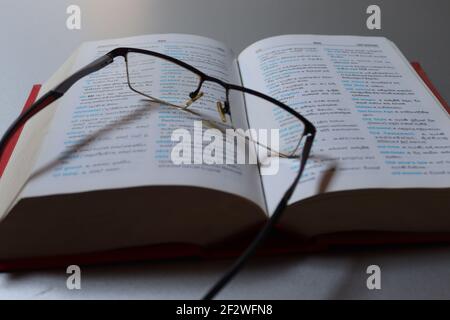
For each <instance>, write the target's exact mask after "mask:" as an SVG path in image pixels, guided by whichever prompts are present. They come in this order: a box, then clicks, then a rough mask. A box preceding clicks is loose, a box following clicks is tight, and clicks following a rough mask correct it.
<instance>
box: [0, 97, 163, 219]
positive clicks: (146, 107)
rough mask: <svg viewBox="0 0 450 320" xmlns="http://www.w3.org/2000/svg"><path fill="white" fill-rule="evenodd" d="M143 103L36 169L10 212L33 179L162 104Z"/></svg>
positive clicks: (145, 101)
mask: <svg viewBox="0 0 450 320" xmlns="http://www.w3.org/2000/svg"><path fill="white" fill-rule="evenodd" d="M140 102H141V103H143V104H142V105H140V106H139V107H137V108H136V109H134V110H133V111H132V112H130V113H129V114H127V115H125V116H123V117H122V118H120V119H118V120H117V121H115V122H112V123H110V124H109V125H107V126H105V127H104V128H102V129H99V130H97V131H96V132H94V133H92V134H90V135H88V136H86V137H84V138H83V139H81V141H79V142H78V143H76V144H74V145H73V146H71V147H69V148H68V149H67V150H65V151H63V152H62V153H61V154H60V155H59V156H58V157H57V158H56V159H54V160H52V161H50V162H48V163H47V164H45V165H43V166H41V167H40V168H38V169H36V170H35V171H34V172H33V173H32V174H31V175H30V176H29V177H28V179H27V180H26V181H25V182H24V184H23V185H22V186H21V187H20V188H19V190H18V191H17V193H16V195H15V197H14V199H13V201H12V202H11V206H10V207H9V208H8V210H7V211H8V212H9V211H10V210H11V209H12V206H13V205H15V204H16V201H17V198H18V196H19V195H20V194H21V193H22V191H23V190H24V188H25V186H26V185H27V184H28V183H29V182H30V181H32V180H34V179H36V178H38V177H40V176H42V175H44V174H46V173H48V172H49V171H51V170H52V169H54V168H55V167H57V166H59V165H61V164H62V163H63V162H64V161H67V159H70V157H71V156H73V155H75V154H76V153H77V152H79V151H81V150H82V149H83V148H86V147H87V146H89V145H90V144H92V143H93V142H94V141H96V140H97V139H99V138H101V137H103V136H105V135H107V134H108V133H110V132H112V131H114V130H116V129H118V128H121V127H123V126H125V125H129V124H131V123H133V122H135V121H136V120H138V119H140V118H142V117H144V116H146V115H148V114H149V113H150V112H152V111H156V110H157V109H158V108H159V107H160V106H161V105H162V104H161V103H157V102H153V101H149V100H146V99H141V100H140Z"/></svg>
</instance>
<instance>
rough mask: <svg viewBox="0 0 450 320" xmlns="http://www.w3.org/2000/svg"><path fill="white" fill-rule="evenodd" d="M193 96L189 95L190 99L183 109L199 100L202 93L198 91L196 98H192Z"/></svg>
mask: <svg viewBox="0 0 450 320" xmlns="http://www.w3.org/2000/svg"><path fill="white" fill-rule="evenodd" d="M192 96H193V94H192V93H191V95H190V97H191V98H190V99H189V100H188V101H186V103H185V105H184V109H186V108H188V107H189V106H190V105H191V104H193V103H194V102H195V101H197V100H198V99H200V98H201V97H203V92H202V91H200V92H199V93H198V94H197V95H196V96H194V97H192Z"/></svg>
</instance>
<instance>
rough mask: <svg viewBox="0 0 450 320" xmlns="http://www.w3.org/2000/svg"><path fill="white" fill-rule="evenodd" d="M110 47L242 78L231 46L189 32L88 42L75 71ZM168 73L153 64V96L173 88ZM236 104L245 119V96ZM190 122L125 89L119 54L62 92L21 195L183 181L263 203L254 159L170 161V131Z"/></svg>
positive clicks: (171, 91)
mask: <svg viewBox="0 0 450 320" xmlns="http://www.w3.org/2000/svg"><path fill="white" fill-rule="evenodd" d="M116 47H133V48H140V49H147V50H151V51H156V52H160V53H164V54H166V55H169V56H172V57H174V58H177V59H179V60H183V61H185V62H187V63H189V64H192V65H193V66H194V67H197V68H198V69H200V70H201V71H203V72H205V73H206V74H208V75H211V76H214V77H218V78H220V79H221V80H223V81H226V82H231V83H237V84H240V78H239V72H238V69H237V62H236V57H235V56H234V55H233V53H232V52H231V50H229V49H227V48H226V47H225V46H224V45H223V44H221V43H219V42H217V41H214V40H210V39H207V38H203V37H198V36H190V35H177V34H168V35H149V36H138V37H132V38H125V39H115V40H107V41H100V42H90V43H86V44H84V45H83V46H82V47H81V49H80V53H79V56H78V59H77V61H76V63H75V66H74V68H73V71H75V70H78V69H79V68H81V67H83V66H84V65H86V64H87V63H89V62H91V61H92V60H94V59H95V58H96V57H98V56H100V55H103V54H105V53H107V52H109V51H110V50H112V49H114V48H116ZM169 80H170V81H169ZM169 80H168V77H167V76H165V77H163V75H162V74H161V69H158V65H156V67H155V70H154V72H153V73H152V79H151V80H150V81H151V82H152V90H153V92H154V96H155V97H160V96H164V95H165V94H167V95H170V94H177V92H176V91H177V85H176V83H173V81H172V80H171V79H169ZM205 85H207V84H205ZM202 99H203V98H202ZM205 99H207V98H205ZM208 103H209V104H213V106H212V107H213V108H215V107H216V106H215V103H216V101H207V100H206V102H205V103H204V104H205V108H211V106H209V105H208ZM234 106H236V107H235V108H233V110H231V112H232V116H233V119H234V121H237V122H240V121H242V122H243V123H246V121H247V120H246V119H245V110H244V105H243V102H242V103H241V104H240V105H239V104H234ZM214 110H215V109H214ZM193 125H194V123H193V120H192V119H190V118H189V117H188V116H187V113H185V112H182V111H179V110H177V109H174V108H171V107H168V106H167V105H160V104H158V103H154V102H153V103H152V102H149V101H148V99H147V98H146V97H144V96H142V95H139V94H137V93H136V92H133V91H132V90H130V88H129V87H128V84H127V77H126V67H125V61H124V59H123V58H122V57H118V58H116V59H115V61H114V62H113V63H112V64H110V65H109V66H107V67H106V68H104V69H102V70H100V71H98V72H96V73H94V74H91V75H89V76H87V77H85V78H84V79H81V80H80V81H79V82H78V83H77V84H75V85H74V86H73V87H72V88H71V89H70V90H69V91H68V92H67V93H66V95H65V96H64V97H62V99H61V103H60V105H59V108H58V110H57V111H56V114H55V116H54V119H53V122H52V124H51V126H50V128H49V131H48V134H47V137H46V140H45V141H44V143H43V147H42V150H41V152H40V155H39V159H38V161H37V164H36V165H35V168H34V170H33V173H34V174H33V176H32V178H31V179H30V181H29V183H28V185H27V188H26V190H25V191H24V194H23V196H24V197H35V196H42V195H53V194H63V193H76V192H85V191H91V190H99V189H115V188H128V187H136V186H148V185H177V186H183V185H185V186H196V187H204V188H211V189H216V190H221V191H224V192H228V193H233V194H235V195H239V196H241V197H244V198H246V199H249V200H251V201H253V202H255V203H256V204H258V205H259V206H260V207H262V208H265V203H264V200H263V193H262V186H261V181H260V178H259V174H258V167H257V166H256V165H238V164H223V165H222V164H217V165H216V164H211V165H206V164H196V163H193V164H182V165H177V164H174V163H173V162H172V161H171V151H172V148H173V146H174V144H175V142H174V141H172V140H171V133H172V132H173V130H175V129H178V128H190V129H192V127H193ZM197 152H200V153H201V152H202V150H194V151H193V153H194V155H193V157H197V156H198V154H197ZM174 199H176V195H174Z"/></svg>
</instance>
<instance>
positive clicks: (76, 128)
mask: <svg viewBox="0 0 450 320" xmlns="http://www.w3.org/2000/svg"><path fill="white" fill-rule="evenodd" d="M121 46H127V47H136V48H142V49H147V50H152V51H158V52H162V53H165V54H167V55H170V56H173V57H175V58H178V59H180V60H185V61H187V62H188V63H190V64H192V65H194V66H195V67H197V68H198V69H200V70H202V71H204V72H205V73H207V74H209V75H211V76H215V77H218V78H221V79H223V80H224V81H226V82H230V83H235V84H238V85H242V86H245V87H248V88H252V89H255V90H258V91H261V92H263V93H266V94H268V95H270V96H272V97H274V98H276V99H278V100H280V101H282V102H285V103H286V104H287V105H289V106H291V107H292V108H294V109H295V110H297V111H298V112H300V113H301V114H302V115H303V116H304V117H306V118H307V119H308V120H310V121H311V122H313V123H314V125H315V126H316V127H317V130H318V132H317V137H316V140H315V142H314V146H313V150H312V157H311V159H310V160H309V161H308V163H307V167H306V169H305V172H304V175H303V177H302V179H301V181H300V183H299V185H298V187H297V189H296V191H295V193H294V195H293V197H292V198H291V201H290V204H289V207H288V209H287V211H286V213H285V215H284V216H283V219H282V220H281V222H280V225H279V230H283V232H286V233H288V234H289V235H293V237H292V239H293V240H292V241H296V240H295V239H296V237H297V239H299V240H298V241H300V239H304V238H308V237H314V236H319V235H325V234H334V233H346V232H353V231H381V232H411V233H429V232H450V189H449V187H450V121H449V120H450V119H449V114H448V113H447V112H446V110H445V109H444V107H443V106H442V104H441V103H440V102H439V101H438V100H437V99H436V97H435V96H434V95H433V94H432V92H431V91H430V90H429V89H428V87H427V86H426V85H425V84H424V83H423V81H422V80H421V79H420V77H418V76H417V74H416V73H415V72H414V70H413V69H412V67H411V66H410V64H409V63H408V61H407V60H406V59H405V57H404V56H403V55H402V54H401V53H400V51H399V50H398V49H397V47H396V46H395V45H394V44H393V43H392V42H391V41H389V40H387V39H385V38H380V37H356V36H318V35H285V36H279V37H273V38H268V39H264V40H261V41H259V42H257V43H254V44H252V45H250V46H249V47H248V48H246V49H245V50H244V51H243V52H241V53H240V54H239V55H238V56H236V55H235V54H234V53H233V52H232V51H231V50H229V49H228V48H227V47H226V46H224V45H223V44H222V43H219V42H217V41H214V40H211V39H207V38H204V37H199V36H193V35H179V34H162V35H147V36H137V37H131V38H125V39H114V40H106V41H98V42H89V43H85V44H83V45H82V46H81V47H80V48H79V49H78V50H77V51H76V52H75V53H74V54H73V55H72V56H71V57H70V58H69V59H68V60H67V62H66V63H65V64H64V65H63V66H62V67H61V68H60V69H59V70H58V71H57V72H56V73H55V74H54V75H53V77H52V78H51V79H50V80H49V81H48V82H47V83H45V85H44V86H43V87H42V88H41V90H40V94H43V93H45V92H47V91H48V90H50V89H52V88H53V87H54V86H55V85H56V84H58V83H59V82H60V81H62V80H63V79H65V78H66V77H67V76H69V75H70V74H71V73H73V72H74V71H76V70H78V69H79V68H81V67H83V66H84V65H86V64H87V63H89V62H91V61H92V60H94V59H95V58H96V57H98V56H100V55H102V54H104V53H106V52H108V51H110V50H111V49H113V48H115V47H121ZM116 60H117V61H115V62H114V63H113V64H111V65H109V66H108V67H106V68H104V69H102V70H101V71H99V72H97V73H94V74H91V75H90V76H88V77H86V78H84V79H82V80H80V81H79V82H78V83H77V84H76V85H75V86H73V87H72V89H71V90H69V92H68V93H67V94H66V95H65V96H64V97H62V98H61V99H60V100H58V101H57V102H56V103H54V104H52V105H51V106H49V107H48V108H47V109H45V110H44V111H42V112H41V113H39V114H38V115H37V116H36V117H34V118H33V119H32V120H30V121H29V122H28V123H27V124H26V126H25V127H24V129H23V132H22V134H21V136H20V139H19V141H18V143H17V145H16V147H15V149H14V152H13V154H12V156H11V159H10V161H9V164H8V166H7V168H6V170H5V171H4V173H3V176H2V177H1V179H0V218H1V222H0V261H1V260H3V261H5V260H10V259H22V258H31V257H45V256H54V255H70V254H81V253H93V252H100V251H107V250H113V249H119V248H131V247H140V246H148V245H156V244H164V243H189V244H195V245H201V246H214V244H217V243H226V242H227V241H229V240H231V239H233V237H236V236H237V235H240V234H242V233H245V232H246V231H247V230H252V229H255V228H256V227H258V226H259V225H261V224H262V223H264V221H265V220H266V219H268V217H269V216H270V215H271V213H272V211H273V210H274V208H275V206H276V205H277V203H278V201H279V200H280V197H282V195H283V193H284V192H285V190H286V188H287V187H288V186H289V183H290V182H291V181H292V179H293V177H294V176H295V173H296V170H298V166H296V165H293V163H292V161H287V162H286V163H285V162H283V161H280V169H279V172H278V174H276V175H261V174H260V168H259V167H258V165H229V164H228V165H227V164H224V165H181V166H177V165H174V164H173V163H172V162H171V161H170V147H171V146H172V144H171V143H170V135H168V129H170V127H169V128H167V121H165V122H164V125H161V123H162V122H163V121H164V120H165V119H164V114H163V113H161V112H160V110H159V109H158V108H156V109H155V108H149V110H147V109H145V108H142V102H141V101H140V100H139V99H140V97H139V96H138V95H137V94H135V93H134V92H132V91H131V90H130V89H129V88H128V86H127V85H126V74H125V65H124V62H123V61H122V60H123V59H116ZM155 85H157V84H155ZM174 90H176V89H174ZM143 109H144V110H143ZM231 112H232V116H233V118H234V119H237V121H243V122H246V123H249V125H250V127H251V125H252V121H254V119H255V118H257V117H258V116H261V115H260V114H258V108H257V106H256V105H245V103H243V104H242V105H241V106H240V107H239V106H238V107H237V108H235V110H231ZM178 125H179V123H178ZM169 126H170V124H169ZM77 144H80V145H78V146H77V150H76V152H74V153H73V154H71V155H69V156H67V155H65V156H64V157H62V154H64V153H65V152H66V151H67V148H68V147H70V146H73V145H77Z"/></svg>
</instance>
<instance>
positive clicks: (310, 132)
mask: <svg viewBox="0 0 450 320" xmlns="http://www.w3.org/2000/svg"><path fill="white" fill-rule="evenodd" d="M130 52H133V53H140V54H145V55H150V56H154V57H157V58H161V59H164V60H167V61H170V62H172V63H175V64H177V65H179V66H181V67H183V68H185V69H187V70H189V71H191V72H193V73H195V74H196V75H198V76H199V78H200V82H199V85H198V88H197V89H196V90H195V91H194V92H191V93H190V98H191V99H194V98H195V97H196V96H197V95H198V94H199V92H200V90H201V87H202V85H203V83H204V82H206V81H211V82H214V83H217V84H219V85H221V86H222V87H223V88H224V89H225V91H226V99H227V101H225V110H224V112H226V113H228V114H230V110H229V102H228V93H229V91H230V90H236V91H240V92H242V93H247V94H251V95H255V96H257V97H259V98H261V99H265V100H267V101H269V102H271V103H273V104H275V105H277V106H278V107H280V108H282V109H283V110H285V111H286V112H288V113H290V114H291V115H293V116H294V117H296V118H297V119H298V120H299V121H301V122H302V123H303V124H304V132H303V135H302V136H301V140H303V138H305V142H304V144H303V149H302V153H301V156H300V158H299V157H295V158H296V159H300V167H299V171H298V173H297V175H296V176H295V178H294V180H293V182H292V183H291V184H290V186H289V188H288V189H287V191H286V192H285V193H284V195H283V197H282V199H281V200H280V202H279V203H278V205H277V207H276V209H275V211H274V213H273V214H272V216H271V217H270V219H269V220H268V221H267V222H266V224H265V225H264V227H263V228H262V229H261V230H260V231H259V233H258V234H257V235H256V237H255V238H254V240H253V241H252V242H251V244H250V245H249V246H248V247H247V249H246V250H245V251H244V252H243V253H242V254H241V255H240V256H239V258H238V259H237V260H236V261H235V262H234V263H233V265H232V266H231V267H230V268H229V269H228V271H227V272H226V273H225V274H224V275H223V276H222V278H220V279H219V281H217V282H216V283H215V285H214V286H213V287H212V288H211V289H210V290H209V291H208V293H207V294H206V295H205V296H204V299H212V298H214V297H215V295H216V294H217V293H218V292H219V291H220V290H221V289H222V288H223V287H224V286H225V285H226V284H227V283H228V282H229V281H230V280H231V279H232V278H233V277H234V275H236V274H237V273H238V271H239V270H240V269H241V268H242V267H243V265H244V264H245V262H246V261H247V260H248V259H249V258H250V257H251V256H252V254H253V253H255V251H256V249H257V248H258V247H259V245H261V244H262V243H263V241H264V240H265V238H266V237H267V236H268V234H269V233H270V231H271V230H272V229H273V227H274V226H275V225H276V223H277V222H278V221H279V219H280V217H281V215H282V213H283V211H284V210H285V209H286V207H287V204H288V201H289V199H290V198H291V196H292V194H293V193H294V190H295V188H296V186H297V184H298V182H299V181H300V178H301V176H302V173H303V171H304V168H305V165H306V162H307V160H308V157H309V154H310V152H311V148H312V144H313V141H314V138H315V135H316V128H315V127H314V125H313V124H312V123H311V122H310V121H308V120H307V119H306V118H305V117H303V116H302V115H301V114H299V113H298V112H297V111H295V110H294V109H292V108H290V107H289V106H287V105H286V104H284V103H282V102H280V101H278V100H276V99H274V98H272V97H270V96H268V95H265V94H264V93H261V92H258V91H255V90H252V89H249V88H245V87H242V86H238V85H234V84H230V83H226V82H224V81H222V80H220V79H217V78H215V77H211V76H209V75H207V74H205V73H203V72H202V71H200V70H198V69H197V68H195V67H193V66H191V65H189V64H187V63H185V62H183V61H181V60H178V59H176V58H173V57H170V56H167V55H165V54H161V53H159V52H154V51H149V50H144V49H137V48H128V47H120V48H116V49H113V50H111V51H110V52H108V53H106V54H105V55H103V56H101V57H99V58H97V59H95V60H94V61H93V62H91V63H90V64H88V65H86V66H85V67H84V68H82V69H80V70H78V71H77V72H75V73H74V74H72V75H71V76H70V77H68V78H67V79H65V80H64V81H62V82H61V83H60V84H59V85H57V86H56V87H55V88H54V89H52V90H50V91H49V92H47V93H45V94H44V95H43V96H42V97H40V98H39V99H38V100H37V101H35V102H34V103H33V104H32V105H31V106H30V107H29V108H28V109H27V110H26V111H25V112H23V113H22V114H21V115H20V116H19V117H18V118H17V119H16V120H15V121H14V122H13V123H12V124H11V125H10V127H9V128H8V129H7V130H6V132H5V133H4V135H3V136H2V138H1V140H0V159H1V157H2V156H3V154H4V151H5V149H6V146H7V144H8V142H9V141H10V139H11V138H12V137H13V136H14V134H15V133H16V132H17V130H18V129H19V128H20V127H21V126H22V125H24V124H25V123H26V122H27V121H28V120H29V119H31V118H32V117H33V116H34V115H36V114H37V113H39V112H40V111H41V110H43V109H44V108H45V107H47V106H48V105H49V104H51V103H52V102H54V101H56V100H58V99H59V98H61V97H62V96H63V95H64V94H65V93H66V92H67V90H69V89H70V88H71V87H72V86H73V85H74V84H75V83H76V82H77V81H78V80H80V79H82V78H83V77H85V76H87V75H89V74H91V73H94V72H96V71H99V70H100V69H103V68H104V67H106V66H107V65H109V64H111V63H112V62H113V61H114V58H116V57H123V58H124V59H125V61H126V62H127V54H128V53H130ZM127 73H128V66H127ZM128 86H129V87H130V89H131V90H132V91H134V92H137V93H138V94H142V93H141V92H139V91H136V90H135V89H133V88H132V86H131V85H130V83H129V81H128Z"/></svg>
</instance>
